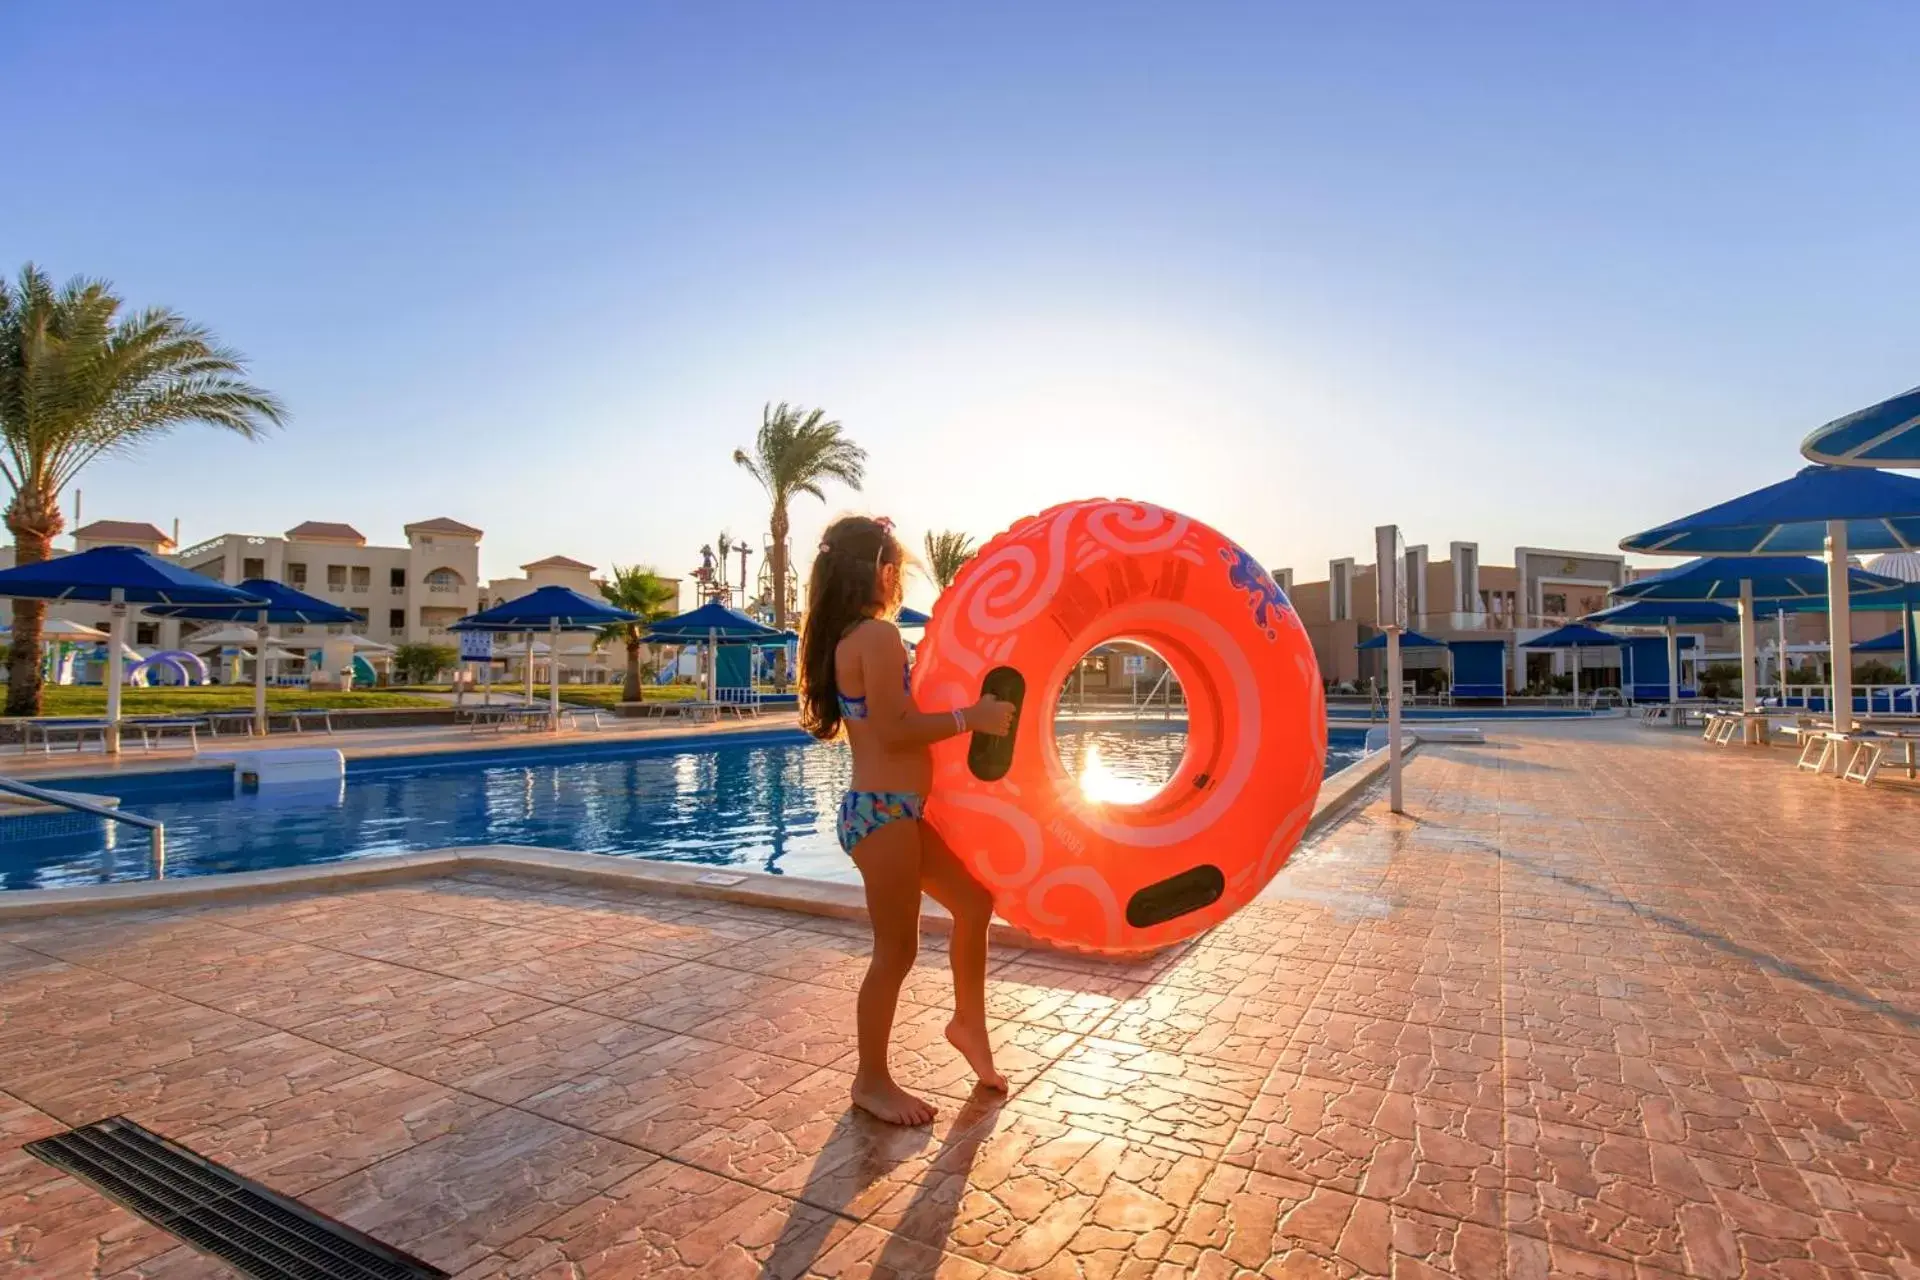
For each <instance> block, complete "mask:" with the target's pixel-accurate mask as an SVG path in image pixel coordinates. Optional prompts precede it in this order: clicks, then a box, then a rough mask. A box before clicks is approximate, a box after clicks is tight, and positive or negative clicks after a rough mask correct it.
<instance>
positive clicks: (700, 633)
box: [646, 600, 785, 644]
mask: <svg viewBox="0 0 1920 1280" xmlns="http://www.w3.org/2000/svg"><path fill="white" fill-rule="evenodd" d="M784 636H785V633H784V632H781V631H777V630H775V629H774V628H772V627H769V626H767V625H766V624H765V623H762V622H756V621H755V620H754V619H752V618H749V617H748V616H747V615H746V614H744V613H741V612H740V611H739V610H737V609H729V608H728V607H727V606H726V605H724V604H721V603H720V602H719V601H718V600H709V601H707V603H705V604H703V605H701V606H700V607H699V608H698V609H693V610H690V611H688V612H686V613H682V614H678V615H676V616H675V617H671V618H662V619H661V620H660V621H658V622H656V623H654V624H653V625H652V626H651V627H649V628H647V637H646V638H647V643H649V644H706V643H707V642H708V641H709V640H730V641H732V642H734V643H735V644H739V643H741V642H744V641H749V640H757V641H778V640H781V639H783V638H784Z"/></svg>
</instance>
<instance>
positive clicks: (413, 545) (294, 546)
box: [0, 516, 679, 681]
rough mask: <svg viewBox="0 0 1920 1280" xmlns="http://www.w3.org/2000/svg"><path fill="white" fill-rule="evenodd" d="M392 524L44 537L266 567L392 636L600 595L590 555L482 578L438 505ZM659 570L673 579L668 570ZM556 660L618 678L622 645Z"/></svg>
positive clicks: (243, 569) (301, 633)
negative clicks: (431, 512)
mask: <svg viewBox="0 0 1920 1280" xmlns="http://www.w3.org/2000/svg"><path fill="white" fill-rule="evenodd" d="M402 533H403V535H404V537H405V543H404V545H394V546H381V545H375V544H371V543H369V542H368V541H367V538H366V536H365V535H364V534H362V533H361V532H360V531H359V530H358V529H356V528H354V527H353V526H352V525H349V524H341V523H337V522H332V521H325V520H307V521H303V522H302V523H300V524H297V525H295V526H293V527H292V528H290V529H288V530H286V532H284V533H282V534H280V535H278V536H271V535H261V534H245V533H223V534H220V535H219V536H217V537H213V538H208V539H206V540H204V541H202V542H197V543H195V544H194V545H192V546H190V547H187V548H186V549H185V550H178V551H177V550H176V548H175V536H177V528H176V535H169V534H168V533H167V532H166V531H165V530H162V529H160V528H157V527H156V526H154V525H151V524H147V523H144V522H141V521H132V520H95V521H93V522H91V523H89V524H84V525H81V526H80V527H79V528H77V529H75V530H73V533H72V537H73V546H72V547H71V548H65V547H58V546H56V548H55V550H54V554H55V555H67V554H71V553H72V552H78V551H88V550H91V549H93V548H94V547H102V546H133V547H139V548H140V549H142V550H144V551H149V552H152V553H153V554H155V555H158V556H163V557H166V558H168V559H171V560H174V561H176V562H177V563H179V564H181V565H182V566H184V567H185V568H188V569H191V570H193V571H194V572H195V573H201V574H205V575H206V576H207V577H210V578H216V579H218V580H220V581H222V582H230V583H237V582H242V581H245V580H246V579H248V578H270V579H272V580H274V581H276V582H282V583H285V584H286V585H287V586H290V587H294V588H296V589H298V590H300V591H305V592H307V593H308V594H310V595H315V596H318V597H320V598H321V599H323V600H331V601H333V602H335V603H337V604H340V605H342V606H344V607H345V608H347V609H350V610H352V611H353V612H354V613H356V614H358V615H359V617H360V623H359V625H358V626H357V627H355V628H353V629H354V630H356V631H357V632H358V633H359V634H362V635H365V636H368V637H369V638H371V639H374V640H378V641H380V642H381V643H383V644H389V645H393V646H396V647H397V646H400V645H403V644H438V645H454V644H457V643H458V639H459V637H458V633H457V632H454V631H452V630H450V629H449V628H450V627H451V626H452V624H453V623H454V622H455V621H457V620H458V619H460V618H462V617H465V616H466V615H467V614H470V613H475V612H478V611H479V610H481V609H484V608H487V607H489V606H491V605H496V604H501V603H504V602H505V601H508V600H513V599H516V598H518V597H520V596H523V595H525V594H527V593H528V592H530V591H533V590H535V589H536V588H539V587H544V586H549V585H559V586H565V587H571V588H572V589H574V590H575V591H579V592H581V593H582V594H585V595H590V596H597V595H600V594H602V592H601V586H600V582H599V580H598V579H597V578H595V577H594V566H593V565H590V564H586V563H584V562H582V561H579V560H574V559H571V558H570V557H567V556H559V555H555V556H548V557H547V558H545V559H543V560H535V561H533V562H532V563H530V564H524V565H521V566H520V570H521V572H520V575H519V576H517V577H505V578H493V579H485V580H483V579H482V576H481V569H480V542H481V539H482V537H483V536H484V534H483V531H482V530H480V529H477V528H475V527H474V526H472V525H470V524H464V523H462V522H461V521H458V520H454V519H451V518H448V517H445V516H438V517H435V518H433V519H430V520H418V521H415V522H413V523H411V524H408V525H406V526H404V527H403V529H402ZM13 563H14V554H13V548H12V547H11V546H7V547H4V548H0V568H4V567H9V566H11V565H12V564H13ZM666 581H668V582H669V583H670V584H671V585H673V586H674V588H675V589H676V591H677V590H678V587H679V580H678V579H674V578H669V579H667V580H666ZM48 614H49V616H51V617H59V618H64V619H66V620H68V621H71V622H77V623H81V624H83V625H86V626H93V627H99V628H101V629H102V630H104V629H105V628H106V625H107V621H108V619H107V609H106V606H105V605H93V604H79V603H73V604H55V605H51V606H49V608H48ZM203 629H205V627H204V624H195V623H180V622H175V621H170V620H161V619H154V618H145V617H141V616H139V615H136V616H135V619H134V622H133V626H132V628H131V630H130V632H129V636H128V638H129V640H130V641H131V642H132V644H133V645H134V647H135V648H138V649H141V650H143V651H148V650H152V649H177V648H182V647H185V648H192V641H191V637H192V634H193V633H194V632H195V631H197V630H203ZM329 630H335V631H344V630H347V628H345V627H338V628H327V627H317V626H316V627H299V626H277V627H275V628H274V634H275V636H276V637H283V638H286V639H290V640H294V641H300V640H311V641H313V642H314V643H316V644H317V643H318V641H319V638H320V637H321V636H322V635H324V634H325V633H326V632H327V631H329ZM547 648H548V642H547V640H546V638H545V637H538V638H536V642H535V645H534V668H535V675H536V676H537V677H538V678H540V679H542V680H544V679H546V678H547V659H548V653H547ZM498 649H499V650H500V651H501V652H504V653H506V654H508V655H509V656H508V668H509V673H510V674H512V675H517V674H519V673H520V672H521V670H522V668H521V666H520V663H521V661H522V660H523V659H524V652H523V650H522V649H521V648H520V642H519V640H518V638H517V637H507V636H502V637H498ZM559 662H560V670H561V678H562V680H563V681H579V680H605V679H618V678H619V677H620V675H621V674H622V673H623V672H624V669H625V665H626V654H625V652H624V650H619V651H616V650H614V649H607V650H605V651H602V652H596V651H595V648H594V637H593V636H592V635H590V634H579V633H574V634H563V635H562V636H561V640H560V646H559Z"/></svg>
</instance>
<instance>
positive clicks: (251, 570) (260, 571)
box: [240, 556, 267, 578]
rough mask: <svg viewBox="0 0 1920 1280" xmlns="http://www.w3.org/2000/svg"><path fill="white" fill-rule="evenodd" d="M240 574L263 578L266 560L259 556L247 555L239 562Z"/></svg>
mask: <svg viewBox="0 0 1920 1280" xmlns="http://www.w3.org/2000/svg"><path fill="white" fill-rule="evenodd" d="M240 576H241V577H243V578H264V577H266V576H267V562H266V561H265V560H262V559H261V558H260V557H259V556H248V557H247V558H246V559H244V560H242V561H241V562H240Z"/></svg>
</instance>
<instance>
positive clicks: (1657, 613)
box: [1580, 600, 1740, 643]
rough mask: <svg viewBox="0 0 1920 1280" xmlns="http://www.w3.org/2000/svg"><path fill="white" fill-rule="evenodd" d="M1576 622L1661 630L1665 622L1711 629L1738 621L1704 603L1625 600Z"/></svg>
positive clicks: (1729, 609) (1727, 608) (1736, 614)
mask: <svg viewBox="0 0 1920 1280" xmlns="http://www.w3.org/2000/svg"><path fill="white" fill-rule="evenodd" d="M1580 621H1582V622H1585V623H1589V624H1592V623H1596V622H1598V623H1604V624H1606V625H1608V626H1615V627H1664V626H1666V625H1668V624H1669V623H1671V624H1672V625H1674V626H1677V627H1694V626H1713V625H1714V624H1716V623H1722V622H1738V621H1740V611H1739V610H1737V609H1735V608H1734V607H1733V606H1732V605H1725V604H1714V603H1713V602H1711V601H1707V600H1698V601H1694V600H1629V601H1627V602H1626V603H1625V604H1616V605H1614V606H1613V607H1611V608H1608V609H1602V610H1600V611H1599V612H1597V613H1590V614H1588V615H1587V616H1586V617H1584V618H1582V619H1580ZM1616 643H1617V642H1616Z"/></svg>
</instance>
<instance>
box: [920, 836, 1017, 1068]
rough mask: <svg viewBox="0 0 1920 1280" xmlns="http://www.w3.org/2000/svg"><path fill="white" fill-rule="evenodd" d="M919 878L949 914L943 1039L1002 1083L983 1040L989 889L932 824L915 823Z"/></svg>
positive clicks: (990, 912) (990, 911)
mask: <svg viewBox="0 0 1920 1280" xmlns="http://www.w3.org/2000/svg"><path fill="white" fill-rule="evenodd" d="M920 883H921V885H922V886H923V887H924V888H925V889H926V891H927V893H928V894H930V895H931V896H932V897H933V898H934V900H935V901H937V902H939V903H940V905H941V906H943V907H945V908H946V909H947V910H948V911H949V912H951V913H952V915H953V937H952V939H951V940H950V941H949V943H948V956H949V959H951V960H952V962H953V1021H952V1022H950V1023H948V1024H947V1039H948V1040H950V1041H952V1043H953V1047H954V1048H956V1049H958V1050H959V1051H960V1052H961V1053H962V1054H964V1055H965V1056H966V1059H967V1062H968V1063H969V1064H970V1065H971V1066H972V1067H973V1072H974V1074H975V1075H976V1076H978V1077H979V1078H980V1083H981V1084H982V1085H984V1086H986V1087H987V1088H989V1089H1004V1088H1006V1087H1007V1078H1006V1077H1005V1076H1004V1075H1001V1074H1000V1072H999V1071H998V1070H997V1069H996V1068H995V1067H994V1065H993V1046H992V1045H991V1044H989V1043H988V1042H987V926H988V925H989V924H991V923H992V921H993V895H992V894H990V893H988V892H987V891H986V888H985V887H984V886H982V885H981V883H980V882H979V881H978V880H975V879H974V878H973V873H972V872H970V871H968V870H967V868H966V866H965V865H964V864H962V863H961V861H960V859H959V858H957V857H955V856H954V853H953V850H952V849H949V848H948V847H947V842H946V841H945V840H942V839H941V838H940V833H939V832H937V831H935V830H934V829H933V828H932V827H930V826H927V825H925V824H921V827H920Z"/></svg>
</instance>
